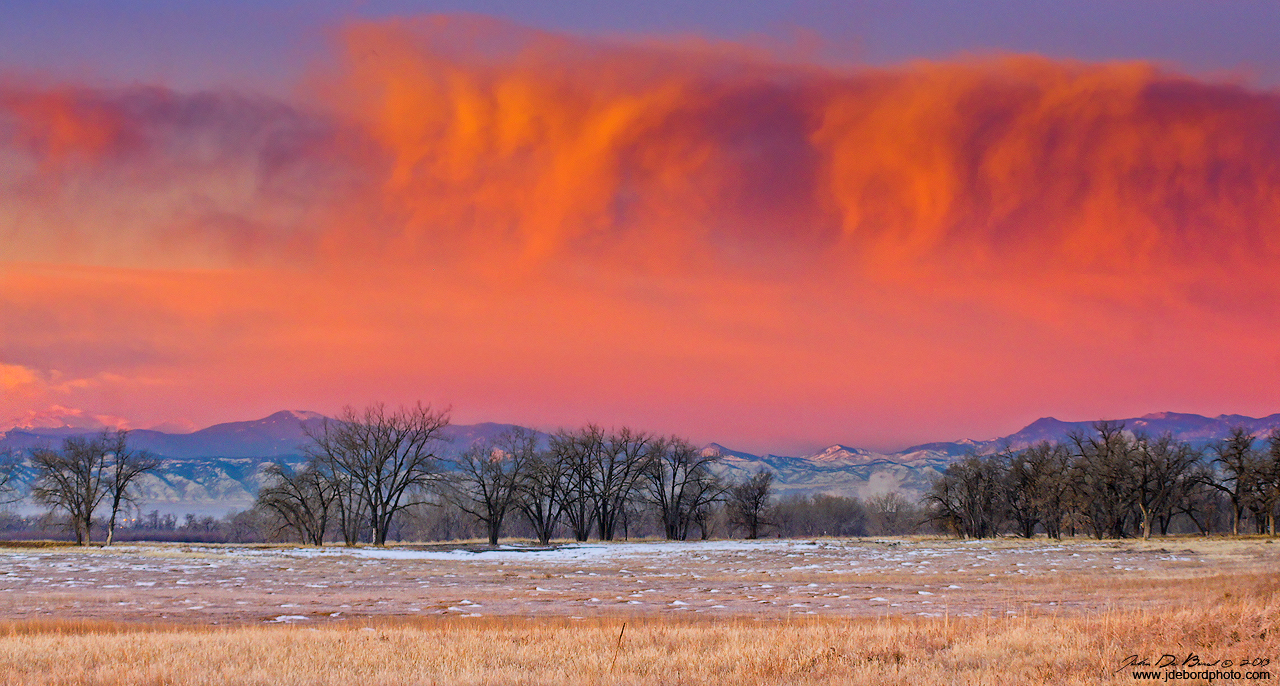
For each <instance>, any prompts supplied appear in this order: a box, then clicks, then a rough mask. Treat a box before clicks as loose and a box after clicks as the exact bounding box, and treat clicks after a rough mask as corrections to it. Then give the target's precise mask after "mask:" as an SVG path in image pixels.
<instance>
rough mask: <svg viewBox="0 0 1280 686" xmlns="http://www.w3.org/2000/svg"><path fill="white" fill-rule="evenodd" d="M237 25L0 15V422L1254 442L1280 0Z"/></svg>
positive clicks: (316, 17) (295, 14) (554, 10)
mask: <svg viewBox="0 0 1280 686" xmlns="http://www.w3.org/2000/svg"><path fill="white" fill-rule="evenodd" d="M262 4H263V3H249V2H236V1H233V2H220V3H195V2H190V3H184V2H172V1H170V2H159V1H156V2H136V1H135V2H129V1H124V2H89V1H86V0H82V1H78V2H72V1H69V0H68V1H62V2H57V1H55V2H39V3H37V2H26V1H25V0H23V1H18V2H10V3H6V4H5V6H4V7H3V8H2V9H0V430H3V429H6V428H9V427H13V426H57V425H61V424H71V425H75V426H85V427H91V426H102V425H111V426H115V425H120V426H126V427H132V428H146V427H152V426H157V425H159V426H161V427H163V428H166V429H170V430H175V429H179V428H183V427H186V428H187V429H190V428H195V427H202V426H206V425H209V424H212V423H215V422H221V421H233V420H242V419H253V418H258V417H261V416H264V415H266V414H269V413H271V412H274V411H276V410H280V409H309V410H316V411H320V412H325V413H335V412H337V411H338V410H339V409H340V408H341V407H342V406H344V405H348V404H351V405H356V406H360V405H363V404H366V403H369V402H374V401H385V402H387V403H389V404H392V405H395V404H399V403H412V402H414V401H417V400H422V401H424V402H431V403H434V404H437V405H451V406H452V407H453V417H454V420H455V421H456V422H461V423H472V422H477V421H501V422H514V423H521V424H525V425H529V426H536V427H539V428H543V429H554V428H556V427H559V426H577V425H580V424H582V423H584V422H587V421H594V422H597V423H601V424H604V425H615V426H617V425H623V424H626V425H631V426H633V427H637V428H640V429H645V430H651V431H656V432H661V433H678V434H681V435H684V436H686V437H689V438H691V439H693V440H695V441H699V442H702V441H713V440H714V441H718V442H720V443H723V444H725V445H728V446H731V447H734V448H738V449H744V450H752V451H771V452H775V453H793V454H794V453H799V452H804V451H807V450H811V449H814V448H817V447H820V446H823V445H829V444H831V443H836V442H840V443H845V444H851V445H857V446H862V447H870V448H878V449H897V448H901V447H905V446H907V445H911V444H915V443H922V442H926V441H933V440H954V439H959V438H989V437H993V436H997V435H1003V434H1008V433H1011V432H1013V431H1015V430H1017V429H1018V428H1020V427H1022V426H1023V425H1025V424H1027V423H1028V422H1030V421H1032V420H1034V419H1036V418H1037V417H1041V416H1050V415H1051V416H1056V417H1058V418H1061V419H1069V420H1087V419H1097V418H1102V417H1127V416H1135V415H1141V414H1145V413H1148V412H1156V411H1163V410H1173V411H1181V412H1196V413H1201V414H1208V415H1217V414H1222V413H1239V414H1248V415H1253V416H1261V415H1267V414H1271V413H1274V412H1280V345H1277V342H1278V341H1280V267H1278V266H1277V265H1278V264H1280V262H1278V261H1277V258H1280V50H1276V49H1275V47H1274V41H1275V36H1276V35H1280V4H1277V3H1274V2H1248V1H1244V0H1240V1H1237V2H1231V3H1210V2H1194V3H1193V2H1144V1H1134V2H1125V3H1115V2H1026V3H1008V2H973V1H965V2H961V1H959V0H957V1H955V2H887V1H885V2H847V3H844V2H818V1H816V0H815V1H813V2H796V3H785V4H784V3H773V2H744V1H741V0H740V1H737V2H701V3H687V2H675V1H674V0H670V1H668V0H663V1H661V2H650V3H628V4H623V3H598V4H597V5H593V6H591V7H590V9H587V8H586V4H584V3H570V2H538V3H529V2H517V1H514V0H512V1H509V2H497V1H490V2H468V3H463V2H410V1H408V0H404V1H400V2H377V1H369V2H338V1H336V0H328V1H320V2H279V3H273V4H271V6H270V7H268V8H265V9H264V8H262V7H261V5H262ZM784 6H785V8H783V7H784ZM464 9H466V10H469V12H471V13H465V14H464V13H460V11H461V10H464Z"/></svg>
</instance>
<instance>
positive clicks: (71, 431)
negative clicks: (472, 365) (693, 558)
mask: <svg viewBox="0 0 1280 686" xmlns="http://www.w3.org/2000/svg"><path fill="white" fill-rule="evenodd" d="M281 414H289V415H292V416H293V417H294V418H296V419H299V420H300V421H305V420H306V419H311V418H313V417H299V416H298V415H315V417H314V418H322V419H333V417H332V416H329V415H326V414H323V413H320V412H315V411H312V410H297V409H292V410H278V411H276V412H272V413H270V414H268V415H266V416H263V417H259V418H257V419H238V420H230V421H226V422H217V423H215V424H210V425H207V426H202V427H195V428H191V429H181V430H173V429H167V428H164V425H156V426H149V427H122V426H105V425H103V426H78V427H77V426H71V425H66V424H64V425H60V426H9V427H0V436H5V435H7V434H8V433H10V432H15V431H16V432H22V433H29V434H33V435H44V434H43V433H42V432H48V435H69V436H70V435H83V434H89V433H93V432H100V431H121V430H123V431H128V432H133V431H149V432H154V433H161V434H165V435H169V436H188V435H191V434H194V433H198V432H201V431H205V430H207V429H212V428H216V427H219V426H226V425H229V424H252V423H258V422H263V421H266V420H268V419H271V418H272V417H275V416H276V415H281ZM1170 416H1173V417H1188V418H1198V419H1205V420H1210V421H1221V420H1225V419H1238V420H1248V421H1253V422H1257V421H1263V420H1267V419H1273V418H1275V419H1280V412H1277V413H1271V414H1268V415H1262V416H1259V417H1250V416H1247V415H1239V414H1218V415H1201V414H1196V413H1191V412H1174V411H1168V410H1166V411H1160V412H1148V413H1146V414H1143V415H1139V416H1135V417H1124V418H1120V417H1112V418H1099V419H1058V418H1057V417H1053V416H1047V417H1040V418H1038V419H1036V420H1034V421H1032V422H1030V423H1028V424H1026V425H1024V426H1022V427H1020V428H1019V429H1018V430H1016V431H1012V432H1010V433H1008V434H1002V435H997V436H991V437H988V438H975V437H972V436H967V437H957V438H952V439H946V440H939V441H924V442H919V443H910V444H907V445H904V446H902V447H900V448H885V447H871V446H860V445H854V444H852V443H849V442H844V441H836V442H833V443H811V444H810V445H811V446H812V447H809V448H805V449H803V450H800V451H790V452H782V451H775V450H768V449H765V450H761V449H759V448H755V447H750V446H745V448H746V449H744V446H734V445H728V444H726V442H724V441H718V440H710V441H702V442H700V445H701V446H702V447H703V448H707V447H711V446H717V447H719V448H723V449H725V450H729V451H731V452H737V453H745V454H750V455H757V456H773V457H812V456H815V455H819V454H822V453H824V452H827V451H830V450H832V449H835V448H839V449H847V450H854V451H867V452H870V453H873V454H878V455H895V454H900V453H908V452H912V451H914V450H916V449H918V448H924V447H926V446H932V445H938V444H948V443H950V444H961V443H976V444H982V443H997V442H999V441H1001V440H1004V439H1007V438H1010V437H1012V436H1016V435H1017V434H1019V433H1022V432H1023V431H1026V430H1027V429H1030V428H1032V427H1034V426H1035V425H1037V424H1040V423H1042V422H1058V423H1062V424H1089V423H1097V422H1121V423H1124V424H1128V423H1129V422H1131V421H1134V420H1151V419H1156V420H1159V419H1168V418H1170ZM485 424H493V425H497V426H521V427H522V428H526V429H532V430H534V431H537V432H539V433H544V434H552V433H555V432H556V431H560V430H564V429H572V428H575V427H566V426H558V427H554V428H551V427H538V426H524V425H521V424H518V423H515V422H502V421H490V420H486V421H479V422H470V423H465V424H464V423H457V422H450V423H449V426H458V427H473V426H482V425H485ZM613 428H621V427H613ZM631 428H638V427H631Z"/></svg>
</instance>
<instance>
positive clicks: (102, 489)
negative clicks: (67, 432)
mask: <svg viewBox="0 0 1280 686" xmlns="http://www.w3.org/2000/svg"><path fill="white" fill-rule="evenodd" d="M106 457H107V456H106V451H105V450H104V449H103V444H102V442H101V441H98V440H91V439H87V438H84V437H82V436H75V437H72V438H68V439H66V440H65V441H63V443H62V449H61V450H52V449H49V448H37V449H35V450H33V451H32V452H31V466H32V467H33V468H35V472H36V478H35V483H34V485H33V487H32V489H31V494H32V496H34V498H35V500H36V502H38V503H41V504H43V505H47V506H49V509H50V510H52V511H53V512H58V511H62V512H64V513H66V515H67V519H68V523H69V524H70V527H71V529H72V531H73V532H74V534H75V537H76V544H77V545H87V544H88V543H89V541H90V540H91V539H92V529H93V513H94V511H95V510H97V509H98V505H100V504H101V503H102V500H103V498H105V497H106V496H107V490H108V489H107V482H108V480H109V479H110V474H109V473H108V471H107V460H106Z"/></svg>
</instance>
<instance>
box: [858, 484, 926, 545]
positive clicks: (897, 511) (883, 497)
mask: <svg viewBox="0 0 1280 686" xmlns="http://www.w3.org/2000/svg"><path fill="white" fill-rule="evenodd" d="M866 509H867V520H868V521H867V524H868V526H867V528H868V529H869V530H870V532H871V533H876V534H885V535H890V536H897V535H900V534H906V533H911V531H912V530H914V529H915V528H916V527H918V526H919V525H920V519H921V512H920V509H919V508H917V507H916V506H915V505H913V504H912V503H911V501H909V500H907V499H906V498H905V497H904V496H903V495H902V494H901V493H898V492H897V491H888V492H885V493H881V494H879V495H877V496H874V497H872V498H870V499H868V500H867V503H866Z"/></svg>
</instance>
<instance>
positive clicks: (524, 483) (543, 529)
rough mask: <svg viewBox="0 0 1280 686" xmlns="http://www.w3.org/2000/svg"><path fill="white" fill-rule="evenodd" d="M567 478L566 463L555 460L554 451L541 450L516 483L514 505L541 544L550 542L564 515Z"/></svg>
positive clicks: (536, 453)
mask: <svg viewBox="0 0 1280 686" xmlns="http://www.w3.org/2000/svg"><path fill="white" fill-rule="evenodd" d="M568 479H569V469H568V464H567V463H566V462H565V461H563V460H558V459H556V453H555V452H553V451H550V450H543V451H537V452H535V453H534V454H533V455H531V456H530V458H529V462H528V464H527V465H525V470H524V474H523V475H522V477H521V479H520V481H519V483H518V484H517V489H518V491H519V495H518V497H517V499H516V506H517V507H518V508H520V511H521V512H522V513H524V516H525V519H527V520H528V521H529V526H531V527H533V533H534V535H535V536H537V537H538V541H539V542H540V543H542V544H543V545H546V544H547V543H550V542H551V538H552V537H553V536H555V532H556V526H558V525H559V523H560V519H561V517H562V516H563V515H564V508H565V498H564V493H565V491H566V489H567V487H568Z"/></svg>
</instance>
